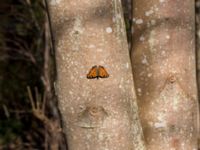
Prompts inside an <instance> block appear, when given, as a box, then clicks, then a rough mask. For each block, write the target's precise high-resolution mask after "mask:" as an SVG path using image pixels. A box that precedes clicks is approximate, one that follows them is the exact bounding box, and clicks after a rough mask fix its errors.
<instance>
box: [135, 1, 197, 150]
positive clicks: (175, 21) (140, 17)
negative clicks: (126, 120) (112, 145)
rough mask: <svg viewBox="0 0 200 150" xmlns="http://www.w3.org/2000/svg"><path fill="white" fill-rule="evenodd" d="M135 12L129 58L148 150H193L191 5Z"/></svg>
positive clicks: (157, 4) (139, 5) (143, 5)
mask: <svg viewBox="0 0 200 150" xmlns="http://www.w3.org/2000/svg"><path fill="white" fill-rule="evenodd" d="M133 7H134V8H133V17H134V18H133V21H134V23H133V28H134V33H133V49H132V54H131V56H132V65H133V73H134V79H135V85H136V91H137V96H138V106H139V111H140V117H141V122H142V126H143V131H144V136H145V140H146V143H147V149H149V150H161V149H162V150H165V149H166V150H169V149H174V150H185V149H186V150H193V149H197V111H198V109H197V106H198V105H197V87H196V73H195V70H196V68H195V36H194V33H195V32H194V31H195V26H194V22H195V21H194V16H195V14H194V12H195V11H194V0H184V1H180V0H135V1H134V4H133Z"/></svg>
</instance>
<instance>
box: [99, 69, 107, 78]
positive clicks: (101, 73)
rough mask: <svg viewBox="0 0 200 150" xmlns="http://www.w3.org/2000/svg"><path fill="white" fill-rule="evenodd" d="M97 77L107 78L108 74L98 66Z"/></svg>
mask: <svg viewBox="0 0 200 150" xmlns="http://www.w3.org/2000/svg"><path fill="white" fill-rule="evenodd" d="M98 77H100V78H108V77H109V74H108V72H107V71H106V69H105V68H104V67H103V66H99V68H98Z"/></svg>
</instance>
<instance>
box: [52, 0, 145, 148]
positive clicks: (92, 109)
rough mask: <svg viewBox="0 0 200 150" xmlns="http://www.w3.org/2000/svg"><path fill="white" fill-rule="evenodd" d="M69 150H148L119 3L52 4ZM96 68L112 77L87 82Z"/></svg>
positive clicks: (60, 0) (66, 0)
mask: <svg viewBox="0 0 200 150" xmlns="http://www.w3.org/2000/svg"><path fill="white" fill-rule="evenodd" d="M49 6H50V13H51V19H52V25H53V30H54V36H55V37H54V38H55V46H56V60H57V72H58V80H57V91H58V97H59V108H60V111H61V115H62V118H63V123H64V132H65V133H66V135H67V141H68V145H69V150H134V149H140V150H143V149H144V145H143V142H142V130H141V127H140V123H139V121H138V116H137V105H136V98H135V93H134V88H133V87H134V86H133V79H132V73H131V72H132V70H131V67H130V59H129V55H128V46H127V41H126V34H125V27H124V22H123V17H122V16H123V15H122V10H121V2H120V1H119V0H51V1H50V2H49ZM94 65H102V66H104V67H105V69H106V70H107V72H108V73H109V77H108V78H100V79H87V78H86V75H87V73H88V72H89V70H90V69H91V68H92V66H94Z"/></svg>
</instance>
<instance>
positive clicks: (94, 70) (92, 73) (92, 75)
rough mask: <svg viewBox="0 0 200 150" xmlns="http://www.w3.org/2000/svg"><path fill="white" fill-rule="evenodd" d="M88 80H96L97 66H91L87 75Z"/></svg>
mask: <svg viewBox="0 0 200 150" xmlns="http://www.w3.org/2000/svg"><path fill="white" fill-rule="evenodd" d="M87 78H88V79H94V78H97V66H93V67H92V68H91V69H90V71H89V73H88V74H87Z"/></svg>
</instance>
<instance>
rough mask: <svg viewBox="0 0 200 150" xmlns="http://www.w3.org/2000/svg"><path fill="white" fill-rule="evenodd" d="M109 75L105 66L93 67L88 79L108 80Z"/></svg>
mask: <svg viewBox="0 0 200 150" xmlns="http://www.w3.org/2000/svg"><path fill="white" fill-rule="evenodd" d="M108 77H109V74H108V73H107V71H106V69H105V68H104V67H103V66H99V67H97V66H93V67H92V68H91V69H90V71H89V73H88V74H87V78H88V79H94V78H97V79H99V78H108Z"/></svg>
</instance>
